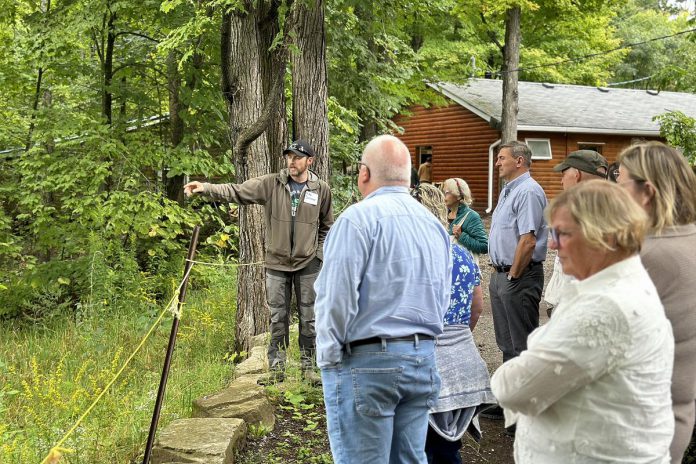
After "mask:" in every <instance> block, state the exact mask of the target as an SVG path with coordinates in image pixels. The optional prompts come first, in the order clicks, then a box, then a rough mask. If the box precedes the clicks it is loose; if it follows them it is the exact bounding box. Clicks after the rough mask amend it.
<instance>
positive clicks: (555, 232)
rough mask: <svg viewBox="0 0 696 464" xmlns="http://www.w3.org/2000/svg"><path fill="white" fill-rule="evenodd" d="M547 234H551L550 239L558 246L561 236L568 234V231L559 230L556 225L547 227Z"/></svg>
mask: <svg viewBox="0 0 696 464" xmlns="http://www.w3.org/2000/svg"><path fill="white" fill-rule="evenodd" d="M549 234H551V240H553V241H554V243H555V244H556V245H557V246H558V247H559V248H560V246H561V237H562V236H564V235H565V236H568V235H570V232H568V231H564V230H560V229H559V228H558V227H549Z"/></svg>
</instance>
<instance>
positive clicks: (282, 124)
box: [259, 1, 288, 172]
mask: <svg viewBox="0 0 696 464" xmlns="http://www.w3.org/2000/svg"><path fill="white" fill-rule="evenodd" d="M281 3H282V2H281V1H272V2H271V3H270V4H268V5H267V10H266V11H264V12H261V13H260V14H261V18H260V21H259V47H260V48H259V56H260V63H261V80H262V81H263V94H264V95H266V96H270V94H271V92H276V93H277V95H275V98H277V99H278V101H279V104H277V105H275V108H272V114H271V121H270V122H269V124H268V128H267V129H266V141H267V143H268V150H269V153H270V159H271V172H278V171H280V170H281V169H282V168H284V167H285V159H284V158H283V150H284V149H285V147H287V146H288V123H287V119H286V116H287V110H286V107H285V89H284V85H282V86H279V87H277V88H276V89H275V90H273V82H274V80H275V79H277V78H280V79H283V80H284V79H285V71H286V70H285V66H286V62H287V58H286V53H285V48H284V46H276V48H275V49H274V50H271V49H270V48H271V45H272V44H273V39H274V38H275V37H276V35H277V34H278V33H279V32H280V26H279V23H278V8H279V7H280V6H281Z"/></svg>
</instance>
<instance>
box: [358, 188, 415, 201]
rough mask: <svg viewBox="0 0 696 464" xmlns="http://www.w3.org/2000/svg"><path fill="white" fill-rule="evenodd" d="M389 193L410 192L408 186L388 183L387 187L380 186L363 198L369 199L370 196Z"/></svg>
mask: <svg viewBox="0 0 696 464" xmlns="http://www.w3.org/2000/svg"><path fill="white" fill-rule="evenodd" d="M387 193H406V194H408V187H402V186H400V185H388V186H386V187H380V188H378V189H377V190H375V191H374V192H372V193H371V194H369V195H368V196H366V197H365V198H363V199H364V200H367V199H368V198H372V197H376V196H378V195H384V194H387Z"/></svg>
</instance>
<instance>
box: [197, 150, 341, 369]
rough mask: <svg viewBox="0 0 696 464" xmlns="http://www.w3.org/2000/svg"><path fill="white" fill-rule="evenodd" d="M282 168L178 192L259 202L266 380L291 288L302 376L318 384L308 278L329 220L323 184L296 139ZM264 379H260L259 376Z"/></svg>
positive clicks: (278, 364)
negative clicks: (267, 335) (267, 330)
mask: <svg viewBox="0 0 696 464" xmlns="http://www.w3.org/2000/svg"><path fill="white" fill-rule="evenodd" d="M283 155H285V159H286V161H287V169H283V170H281V171H280V173H278V174H267V175H265V176H261V177H255V178H253V179H249V180H247V181H246V182H244V183H242V184H208V183H202V182H195V181H194V182H190V183H188V184H186V185H185V186H184V192H185V193H186V195H188V196H190V195H192V194H194V193H200V194H203V195H207V196H209V197H212V198H214V199H216V200H221V201H227V202H230V203H237V204H239V205H251V204H257V205H263V206H264V210H265V213H266V299H267V301H268V306H269V308H270V310H271V342H270V345H269V347H268V364H269V367H270V369H271V374H272V375H271V380H276V381H281V380H283V377H284V371H285V348H286V347H287V345H288V343H289V330H288V329H289V327H288V326H289V322H290V300H291V298H292V289H293V287H294V289H295V298H296V300H297V309H298V312H299V321H300V324H299V325H300V331H299V332H300V334H299V344H300V354H301V362H302V374H303V376H304V377H305V379H307V380H308V381H310V382H312V383H319V382H320V378H319V375H318V374H317V373H316V372H314V370H313V358H314V351H315V338H316V332H315V328H314V300H315V298H316V296H315V293H314V281H315V280H316V278H317V276H318V275H319V270H320V269H321V264H322V261H323V256H324V252H323V250H324V239H325V238H326V234H327V233H328V231H329V227H331V224H333V211H332V208H331V190H330V188H329V185H328V184H327V183H326V182H324V181H323V180H321V179H319V177H318V176H317V175H316V174H315V173H313V172H312V171H310V170H309V168H310V166H311V165H312V163H313V162H314V150H313V149H312V147H311V146H310V144H309V143H307V142H306V141H304V140H296V141H295V142H293V143H292V144H291V145H290V146H289V147H288V148H286V149H285V150H284V151H283ZM264 380H266V379H264Z"/></svg>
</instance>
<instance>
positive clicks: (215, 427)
mask: <svg viewBox="0 0 696 464" xmlns="http://www.w3.org/2000/svg"><path fill="white" fill-rule="evenodd" d="M246 433H247V426H246V423H245V422H244V420H243V419H238V418H194V419H178V420H175V421H174V422H172V423H171V424H169V425H168V426H167V427H166V428H164V429H163V430H162V431H160V432H159V436H158V438H157V440H156V441H155V445H154V446H153V448H152V459H151V460H150V462H151V463H152V464H175V463H176V464H183V463H187V464H189V463H190V464H234V450H235V449H237V448H240V447H241V446H243V444H244V441H245V439H246Z"/></svg>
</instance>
